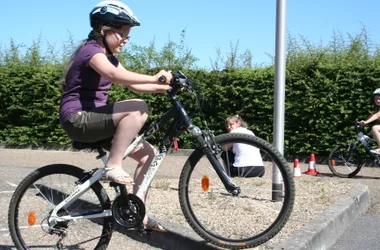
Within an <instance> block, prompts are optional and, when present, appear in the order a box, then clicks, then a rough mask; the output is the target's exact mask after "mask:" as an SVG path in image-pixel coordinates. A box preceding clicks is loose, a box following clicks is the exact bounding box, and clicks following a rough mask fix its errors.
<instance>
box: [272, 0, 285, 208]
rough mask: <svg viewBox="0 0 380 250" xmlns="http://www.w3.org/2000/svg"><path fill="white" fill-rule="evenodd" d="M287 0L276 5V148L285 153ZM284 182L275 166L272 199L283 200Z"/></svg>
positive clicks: (279, 0) (278, 0) (281, 0)
mask: <svg viewBox="0 0 380 250" xmlns="http://www.w3.org/2000/svg"><path fill="white" fill-rule="evenodd" d="M285 64H286V0H277V4H276V60H275V87H274V132H273V134H274V146H275V147H276V148H277V150H278V151H279V152H280V153H282V154H283V153H284V116H285V67H286V65H285ZM282 189H283V180H282V177H281V174H280V171H279V170H278V168H277V166H276V165H275V164H273V175H272V199H273V200H274V201H281V200H282V198H283V197H282Z"/></svg>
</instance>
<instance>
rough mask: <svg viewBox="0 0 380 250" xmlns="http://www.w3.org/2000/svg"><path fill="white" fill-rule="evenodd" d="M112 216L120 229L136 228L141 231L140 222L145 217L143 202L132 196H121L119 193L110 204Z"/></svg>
mask: <svg viewBox="0 0 380 250" xmlns="http://www.w3.org/2000/svg"><path fill="white" fill-rule="evenodd" d="M112 216H113V218H114V220H115V221H116V222H117V223H118V224H119V225H120V226H122V227H126V228H136V227H137V228H138V229H139V230H143V229H144V226H143V223H142V221H143V219H144V216H145V205H144V202H142V200H141V199H140V198H139V197H138V196H136V195H134V194H127V195H123V194H122V193H121V194H120V195H119V196H117V197H116V199H115V200H114V202H113V204H112Z"/></svg>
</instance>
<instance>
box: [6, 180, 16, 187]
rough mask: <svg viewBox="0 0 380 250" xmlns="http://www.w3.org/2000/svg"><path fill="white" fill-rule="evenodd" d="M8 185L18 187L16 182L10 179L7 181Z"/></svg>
mask: <svg viewBox="0 0 380 250" xmlns="http://www.w3.org/2000/svg"><path fill="white" fill-rule="evenodd" d="M5 182H6V183H7V184H8V185H10V186H12V187H17V185H16V184H14V183H12V182H9V181H5Z"/></svg>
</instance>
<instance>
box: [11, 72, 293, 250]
mask: <svg viewBox="0 0 380 250" xmlns="http://www.w3.org/2000/svg"><path fill="white" fill-rule="evenodd" d="M170 85H171V89H170V90H168V91H167V96H168V99H169V101H170V102H171V104H172V107H171V108H170V109H169V110H168V111H167V112H165V113H164V114H163V115H162V117H161V118H159V119H158V121H157V122H155V123H153V124H151V125H150V126H148V128H147V129H146V130H144V131H143V132H141V133H140V134H139V135H137V137H136V139H135V140H134V141H133V142H132V143H131V145H130V146H129V147H128V149H127V150H126V152H125V156H128V154H129V153H130V152H132V151H133V149H134V148H136V147H137V146H138V145H139V144H140V143H141V142H142V140H145V139H148V138H149V137H150V136H152V135H153V134H154V133H155V132H157V131H159V130H164V133H163V134H164V135H163V136H162V138H160V143H159V146H158V150H157V154H156V155H155V157H154V159H153V160H152V163H151V164H150V166H149V169H148V171H147V173H146V175H145V177H144V180H143V181H142V183H141V185H140V186H139V188H138V191H137V193H136V194H132V193H129V192H128V191H127V188H126V186H125V185H120V184H117V183H112V182H111V183H109V185H110V186H109V187H108V190H109V189H110V190H111V191H112V190H114V191H115V196H114V197H115V198H114V199H113V200H111V199H110V196H109V195H108V194H109V192H107V187H105V186H104V184H103V182H102V181H101V177H102V174H103V172H104V167H101V168H94V169H91V170H84V169H82V168H79V167H76V166H72V165H67V164H53V165H47V166H44V167H41V168H39V169H36V170H35V171H33V172H32V173H30V174H29V175H28V176H27V177H26V178H25V179H23V180H22V182H21V183H20V185H19V186H18V187H17V188H16V190H15V193H14V195H13V196H12V199H11V203H10V206H9V212H8V219H9V220H8V221H9V222H8V223H9V229H10V234H11V237H12V239H13V242H14V244H15V246H16V247H17V248H18V249H66V248H67V249H106V248H107V246H108V244H109V242H110V239H111V236H112V231H113V229H114V226H116V225H119V226H122V227H125V228H137V229H138V230H139V232H140V233H141V234H142V235H144V233H145V230H144V227H143V223H142V219H143V218H144V215H145V213H146V209H145V205H144V203H143V202H142V200H141V199H140V198H139V197H143V195H144V194H145V193H146V192H147V190H148V188H149V186H150V184H151V182H152V181H153V179H154V176H155V174H156V172H157V170H158V168H159V167H160V165H161V163H162V162H163V159H164V158H165V156H166V155H167V154H168V153H169V151H170V150H171V149H172V148H173V147H175V143H174V142H175V139H176V138H178V136H179V135H180V134H181V133H183V132H186V131H188V132H189V133H190V134H191V135H192V136H193V137H194V138H195V142H196V143H197V146H196V148H195V149H194V151H193V152H192V153H191V155H190V156H189V158H188V159H187V161H186V162H185V164H184V166H183V169H182V170H181V174H180V177H179V181H178V183H179V184H178V195H179V202H180V207H181V210H182V213H183V215H184V217H185V218H186V221H187V223H188V224H189V225H190V226H191V227H192V228H193V230H194V231H195V232H196V233H198V234H199V235H200V236H201V237H202V238H204V239H205V240H206V241H208V242H210V243H212V244H215V245H217V246H221V247H224V248H232V249H241V248H249V247H254V246H257V245H260V244H262V243H264V242H266V241H268V240H269V239H271V238H272V237H273V236H275V235H276V234H277V233H278V232H279V231H280V230H281V228H282V227H283V226H284V225H285V223H286V222H287V220H288V218H289V216H290V214H291V211H292V208H293V203H294V198H295V187H294V180H293V177H292V174H291V170H290V168H289V166H288V164H287V162H286V161H285V159H284V158H283V156H282V154H280V153H279V152H278V151H277V150H276V149H275V148H274V146H273V145H272V144H270V143H268V142H266V141H265V140H263V139H261V138H259V137H255V136H252V135H246V134H237V133H229V134H221V135H218V136H214V134H213V132H212V131H211V130H209V129H208V128H207V129H205V130H201V129H200V128H199V127H198V126H196V125H195V124H193V122H192V119H191V118H190V116H189V115H188V113H187V111H186V110H185V109H184V106H183V105H182V103H181V101H180V99H181V97H182V93H185V92H186V93H190V94H191V96H195V98H196V100H197V103H200V98H199V96H198V95H197V93H199V92H200V90H199V89H200V88H199V87H198V88H197V87H196V85H195V84H193V81H191V80H190V79H188V78H187V77H186V76H185V75H184V74H183V73H182V72H180V71H178V72H177V73H173V79H172V81H171V83H170ZM202 117H203V119H204V114H203V112H202ZM164 127H166V129H163V128H164ZM206 127H207V124H206ZM234 143H240V144H246V145H247V146H250V147H256V148H258V149H259V150H260V152H261V155H262V159H263V161H264V163H265V167H266V169H267V170H266V172H265V175H264V176H263V177H261V178H246V177H247V176H244V175H243V176H236V177H231V176H229V174H228V173H227V171H226V168H228V167H230V166H228V163H227V165H226V164H225V163H224V162H223V160H222V159H221V154H222V153H223V151H224V150H226V148H227V145H228V146H230V145H231V144H234ZM101 145H102V142H98V143H90V144H88V143H80V142H73V147H74V148H76V149H88V148H90V149H94V150H95V149H96V150H97V151H98V153H99V155H98V157H97V158H98V159H102V161H103V164H105V163H106V162H107V151H105V150H104V149H103V148H102V146H101ZM273 166H277V168H278V169H279V172H280V174H281V177H282V180H283V185H282V188H281V189H280V190H278V189H276V190H274V191H273V190H272V185H273V184H272V181H271V167H273ZM273 192H277V193H276V195H277V196H278V197H280V198H281V199H280V200H279V201H278V200H277V199H275V200H276V201H274V199H272V197H273V196H272V195H273ZM167 203H168V210H170V201H167ZM115 223H116V224H115Z"/></svg>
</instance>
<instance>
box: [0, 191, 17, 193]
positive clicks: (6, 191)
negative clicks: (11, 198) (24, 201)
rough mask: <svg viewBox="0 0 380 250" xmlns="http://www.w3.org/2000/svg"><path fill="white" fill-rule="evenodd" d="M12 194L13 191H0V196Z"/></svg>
mask: <svg viewBox="0 0 380 250" xmlns="http://www.w3.org/2000/svg"><path fill="white" fill-rule="evenodd" d="M11 193H14V191H0V194H11Z"/></svg>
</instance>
